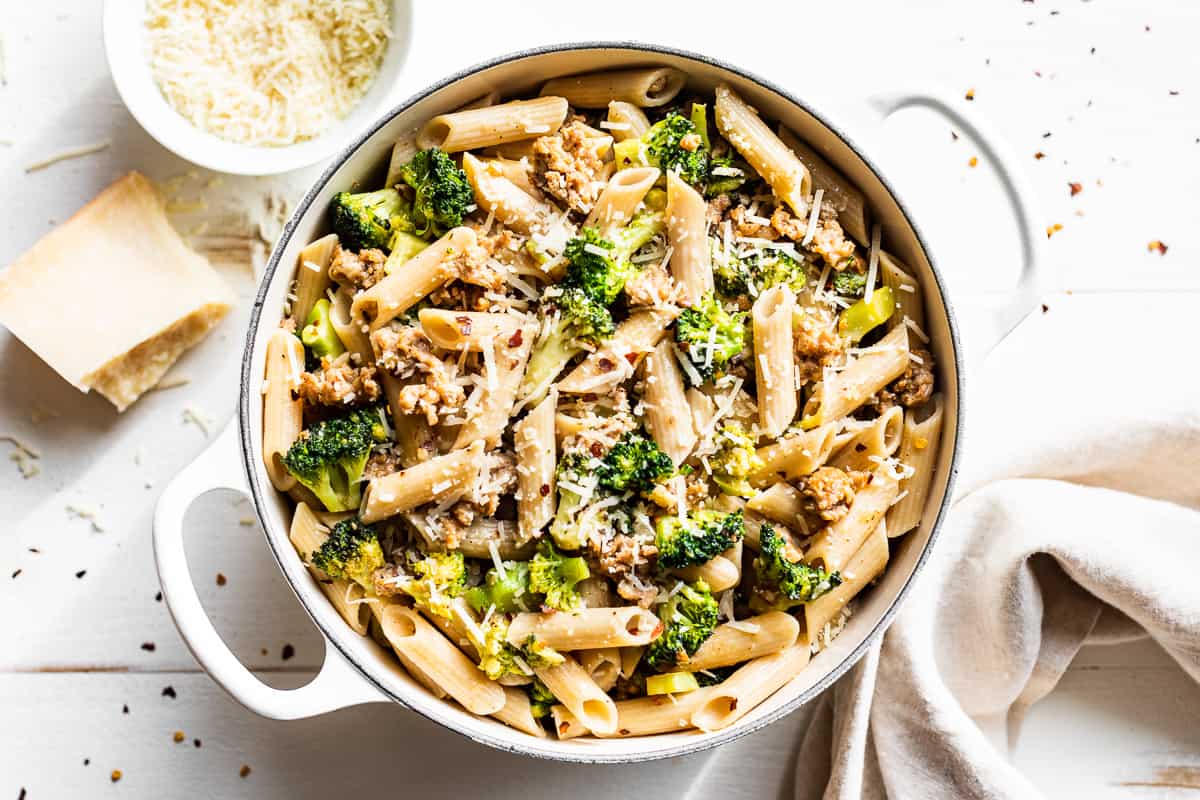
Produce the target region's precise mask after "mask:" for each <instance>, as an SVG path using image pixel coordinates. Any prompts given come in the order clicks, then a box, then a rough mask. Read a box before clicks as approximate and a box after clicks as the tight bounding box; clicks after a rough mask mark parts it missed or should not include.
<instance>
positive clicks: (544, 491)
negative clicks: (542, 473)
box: [538, 483, 550, 497]
mask: <svg viewBox="0 0 1200 800" xmlns="http://www.w3.org/2000/svg"><path fill="white" fill-rule="evenodd" d="M538 492H539V493H540V494H541V495H542V497H549V496H550V484H548V483H543V484H542V486H541V488H540V489H538Z"/></svg>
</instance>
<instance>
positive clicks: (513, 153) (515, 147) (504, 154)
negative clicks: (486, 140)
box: [485, 139, 537, 162]
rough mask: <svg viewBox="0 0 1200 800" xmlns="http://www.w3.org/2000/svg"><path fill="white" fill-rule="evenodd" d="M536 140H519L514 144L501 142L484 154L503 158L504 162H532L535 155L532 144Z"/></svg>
mask: <svg viewBox="0 0 1200 800" xmlns="http://www.w3.org/2000/svg"><path fill="white" fill-rule="evenodd" d="M536 141H537V140H536V139H520V140H518V141H515V142H503V143H501V144H498V145H496V146H495V147H489V148H488V149H487V150H486V151H485V152H486V153H487V155H488V156H490V157H495V158H503V159H505V160H506V161H520V160H521V159H523V158H524V159H526V160H528V161H530V162H532V161H533V158H534V156H535V155H536V154H535V153H534V152H533V143H534V142H536Z"/></svg>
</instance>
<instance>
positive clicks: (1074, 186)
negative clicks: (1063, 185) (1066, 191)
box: [1067, 181, 1083, 197]
mask: <svg viewBox="0 0 1200 800" xmlns="http://www.w3.org/2000/svg"><path fill="white" fill-rule="evenodd" d="M1067 186H1068V187H1069V188H1070V189H1071V197H1074V196H1075V195H1077V194H1079V193H1080V192H1082V191H1083V184H1082V183H1075V182H1074V181H1072V182H1071V183H1068V184H1067Z"/></svg>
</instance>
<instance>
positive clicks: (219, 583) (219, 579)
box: [217, 572, 228, 586]
mask: <svg viewBox="0 0 1200 800" xmlns="http://www.w3.org/2000/svg"><path fill="white" fill-rule="evenodd" d="M226 583H228V581H227V580H226V579H225V576H224V575H222V574H221V573H220V572H218V573H217V586H224V585H225V584H226Z"/></svg>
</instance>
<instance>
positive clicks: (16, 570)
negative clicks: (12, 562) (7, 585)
mask: <svg viewBox="0 0 1200 800" xmlns="http://www.w3.org/2000/svg"><path fill="white" fill-rule="evenodd" d="M20 574H21V568H20V567H18V568H17V569H14V570H13V574H12V579H13V580H14V581H15V580H16V579H17V576H18V575H20Z"/></svg>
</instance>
